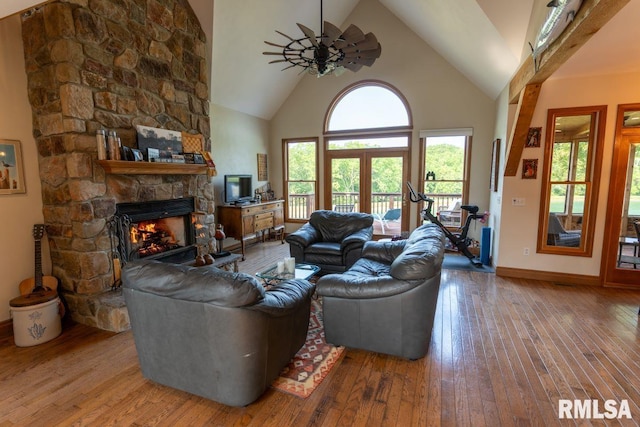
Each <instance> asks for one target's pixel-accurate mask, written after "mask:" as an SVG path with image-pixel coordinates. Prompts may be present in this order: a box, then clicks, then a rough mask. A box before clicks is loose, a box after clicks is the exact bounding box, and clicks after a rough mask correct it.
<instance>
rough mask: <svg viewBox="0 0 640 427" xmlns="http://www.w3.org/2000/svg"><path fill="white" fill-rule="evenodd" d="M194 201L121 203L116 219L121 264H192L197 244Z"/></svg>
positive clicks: (173, 200)
mask: <svg viewBox="0 0 640 427" xmlns="http://www.w3.org/2000/svg"><path fill="white" fill-rule="evenodd" d="M194 208H195V200H194V198H193V197H189V198H184V199H171V200H158V201H150V202H135V203H119V204H118V205H117V206H116V215H114V219H113V230H114V231H115V236H116V237H117V240H118V253H119V254H120V259H121V261H122V262H124V263H126V262H128V261H131V260H133V259H140V258H147V259H156V260H159V261H165V262H175V263H183V262H189V261H193V259H195V257H196V255H197V252H198V249H197V246H196V241H195V227H194V220H193V213H194V211H195V209H194Z"/></svg>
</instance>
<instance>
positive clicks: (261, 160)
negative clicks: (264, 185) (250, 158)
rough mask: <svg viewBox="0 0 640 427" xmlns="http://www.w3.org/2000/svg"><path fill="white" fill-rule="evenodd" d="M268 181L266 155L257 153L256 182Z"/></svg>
mask: <svg viewBox="0 0 640 427" xmlns="http://www.w3.org/2000/svg"><path fill="white" fill-rule="evenodd" d="M268 179H269V173H268V172H267V155H266V154H260V153H258V181H267V180H268Z"/></svg>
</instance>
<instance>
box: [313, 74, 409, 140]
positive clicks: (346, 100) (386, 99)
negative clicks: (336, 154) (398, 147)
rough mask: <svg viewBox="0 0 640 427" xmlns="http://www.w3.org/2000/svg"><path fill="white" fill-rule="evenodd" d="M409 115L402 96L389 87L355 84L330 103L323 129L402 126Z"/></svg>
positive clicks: (368, 128) (366, 83) (347, 129)
mask: <svg viewBox="0 0 640 427" xmlns="http://www.w3.org/2000/svg"><path fill="white" fill-rule="evenodd" d="M409 126H411V115H410V112H409V108H408V105H407V102H406V100H405V99H404V97H403V96H402V95H401V94H400V93H399V92H398V91H397V90H396V89H395V88H394V87H392V86H390V85H388V84H387V83H384V82H379V81H364V82H359V83H356V84H355V85H353V86H351V87H350V88H347V89H346V90H344V91H343V92H342V93H341V94H340V95H339V96H338V97H337V98H336V99H335V100H334V102H333V103H332V106H331V108H330V109H329V111H328V119H327V120H326V123H325V132H326V133H332V132H346V131H355V130H358V131H362V130H380V129H395V130H398V129H406V128H407V127H409Z"/></svg>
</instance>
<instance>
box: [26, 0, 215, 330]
mask: <svg viewBox="0 0 640 427" xmlns="http://www.w3.org/2000/svg"><path fill="white" fill-rule="evenodd" d="M22 38H23V42H24V52H25V64H26V73H27V79H28V94H29V101H30V104H31V108H32V112H33V118H32V119H33V134H34V138H35V140H36V145H37V149H38V157H39V170H40V178H41V181H42V202H43V214H44V222H45V226H46V231H47V237H48V239H49V246H50V253H51V259H52V265H53V271H52V274H53V275H54V276H56V277H57V278H58V279H59V280H60V287H59V288H60V289H61V292H62V296H63V298H64V300H65V302H66V304H67V306H68V311H69V313H70V315H71V317H72V318H73V319H74V320H75V321H78V322H80V323H85V324H88V325H92V326H96V327H99V328H101V329H106V330H111V331H116V332H119V331H123V330H126V329H129V317H128V313H127V311H126V307H125V306H124V302H123V300H122V296H121V295H120V293H119V292H118V291H115V292H114V291H112V290H111V287H112V284H113V282H114V280H113V265H112V259H113V253H112V247H113V243H114V242H113V240H112V239H111V238H110V229H109V224H110V222H111V221H112V219H113V218H114V215H115V214H116V213H117V209H118V206H119V205H120V204H126V203H139V202H143V203H146V202H155V201H160V200H168V199H189V200H192V203H193V206H194V210H195V211H196V212H197V217H198V218H197V221H198V226H199V230H198V233H197V235H196V236H195V241H194V242H191V243H190V245H195V250H196V251H203V252H204V251H209V252H213V251H215V240H214V239H213V234H214V232H215V227H214V209H215V203H214V191H213V185H212V182H211V178H210V177H209V176H208V175H207V174H206V173H180V174H173V173H166V172H162V173H160V172H158V173H148V172H145V173H140V174H138V173H131V172H113V171H106V170H105V168H103V165H101V164H100V163H99V162H98V161H97V148H96V147H97V145H96V139H95V135H96V130H98V129H109V130H115V131H117V132H118V135H119V136H120V137H121V139H122V143H123V145H127V146H129V147H134V148H135V147H136V132H135V126H136V125H144V126H151V127H157V128H163V129H170V130H175V131H186V132H195V133H200V134H202V135H204V137H205V139H206V140H207V141H208V138H209V135H210V128H209V89H208V76H209V70H208V67H207V61H206V39H205V35H204V32H203V31H202V29H201V27H200V24H199V22H198V19H197V18H196V16H195V14H194V13H193V10H192V9H191V6H190V5H189V3H188V1H187V0H142V1H140V0H89V1H87V0H53V1H50V2H47V3H45V4H43V5H41V6H39V7H37V8H35V9H32V10H30V11H28V12H25V13H24V14H23V15H22ZM191 250H193V249H191Z"/></svg>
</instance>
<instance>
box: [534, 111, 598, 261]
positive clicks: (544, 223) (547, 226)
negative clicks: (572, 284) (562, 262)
mask: <svg viewBox="0 0 640 427" xmlns="http://www.w3.org/2000/svg"><path fill="white" fill-rule="evenodd" d="M606 111H607V107H606V106H596V107H579V108H560V109H551V110H549V111H548V114H547V128H546V139H545V148H544V161H543V165H544V167H543V172H542V192H541V199H540V218H539V227H538V246H537V252H539V253H552V254H557V255H576V256H591V254H592V250H593V230H594V228H595V219H596V206H597V198H598V187H599V182H600V168H601V163H602V146H603V142H604V126H605V121H606Z"/></svg>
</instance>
